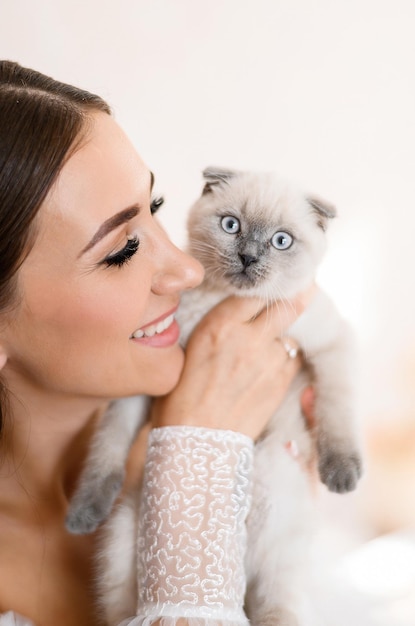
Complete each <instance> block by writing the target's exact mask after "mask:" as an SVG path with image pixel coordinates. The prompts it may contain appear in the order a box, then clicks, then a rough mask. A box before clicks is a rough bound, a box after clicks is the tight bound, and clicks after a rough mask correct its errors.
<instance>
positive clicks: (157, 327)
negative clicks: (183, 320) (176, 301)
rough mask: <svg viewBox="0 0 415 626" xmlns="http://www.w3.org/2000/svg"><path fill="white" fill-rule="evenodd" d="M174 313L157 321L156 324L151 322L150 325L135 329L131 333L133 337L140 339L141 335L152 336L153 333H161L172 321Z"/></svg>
mask: <svg viewBox="0 0 415 626" xmlns="http://www.w3.org/2000/svg"><path fill="white" fill-rule="evenodd" d="M173 320H174V315H169V316H168V317H166V318H165V319H164V320H162V321H161V322H159V323H158V324H153V325H152V326H148V327H147V328H145V329H144V330H141V329H139V330H136V331H135V333H133V337H135V338H136V339H141V337H154V335H156V334H158V333H162V332H163V331H165V330H166V329H167V328H168V327H169V326H171V324H172V323H173Z"/></svg>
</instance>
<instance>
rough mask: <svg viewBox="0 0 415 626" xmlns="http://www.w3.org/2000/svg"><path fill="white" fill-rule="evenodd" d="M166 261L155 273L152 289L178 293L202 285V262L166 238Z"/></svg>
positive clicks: (156, 291)
mask: <svg viewBox="0 0 415 626" xmlns="http://www.w3.org/2000/svg"><path fill="white" fill-rule="evenodd" d="M163 247H164V250H163V252H164V254H163V257H164V263H163V264H162V265H161V267H160V268H159V270H158V271H157V272H156V273H155V274H154V277H153V285H152V290H153V293H156V294H158V295H162V294H166V293H177V292H180V291H185V290H187V289H193V288H194V287H197V286H198V285H200V283H201V282H202V280H203V276H204V269H203V266H202V265H201V263H199V261H197V260H196V259H194V258H193V257H191V256H189V255H188V254H186V253H185V252H183V251H182V250H180V249H179V248H177V247H176V246H175V245H174V244H173V243H172V242H171V241H169V240H168V239H167V238H166V241H165V245H164V246H163Z"/></svg>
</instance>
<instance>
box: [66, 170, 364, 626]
mask: <svg viewBox="0 0 415 626" xmlns="http://www.w3.org/2000/svg"><path fill="white" fill-rule="evenodd" d="M203 175H204V177H205V179H206V184H205V186H204V189H203V193H202V195H201V197H200V198H199V199H198V200H197V201H196V202H195V204H194V205H193V207H192V208H191V210H190V214H189V219H188V231H189V252H190V254H192V255H193V256H195V257H196V258H198V259H199V260H200V261H201V262H202V264H203V265H204V267H205V270H206V274H205V280H204V282H203V284H202V285H201V286H200V287H198V288H197V289H195V290H193V291H190V292H186V293H185V294H183V298H182V303H181V306H180V309H179V313H178V318H179V323H180V325H181V329H182V336H181V340H182V341H183V344H185V343H186V341H187V338H188V336H189V334H190V333H191V331H192V329H193V328H194V326H195V325H196V323H197V322H198V321H199V320H200V319H201V317H202V316H203V315H204V314H205V313H206V312H207V311H208V310H209V309H210V308H211V307H212V306H214V305H215V304H216V303H218V302H219V301H220V300H222V299H223V298H225V297H226V296H228V295H231V294H234V295H241V296H256V297H259V298H261V299H262V300H263V302H264V305H266V304H269V303H271V302H273V301H274V300H277V299H278V300H289V299H290V298H293V297H294V296H295V295H296V294H298V293H299V292H301V291H303V290H305V289H306V288H307V287H309V286H310V285H311V284H312V283H313V281H314V277H315V273H316V268H317V266H318V264H319V262H320V260H321V258H322V256H323V254H324V251H325V248H326V236H325V230H326V227H327V224H328V222H329V220H330V219H331V218H333V217H334V216H335V210H334V208H333V207H332V206H330V205H328V204H327V203H325V202H322V201H320V200H317V199H315V198H312V197H307V196H306V195H305V194H303V193H302V192H301V191H299V190H298V189H297V187H296V186H293V185H291V184H289V183H287V182H284V181H282V180H281V179H280V178H279V177H277V176H276V175H274V174H267V173H252V172H239V171H230V170H225V169H219V168H208V169H206V170H205V171H204V173H203ZM287 336H289V337H293V338H294V339H296V340H297V341H298V343H299V345H300V346H301V348H302V351H303V353H304V356H305V367H304V368H303V370H302V372H300V374H299V375H298V376H297V378H296V380H295V381H294V383H293V384H292V387H291V389H290V391H289V393H288V394H287V396H286V398H285V400H284V402H283V404H282V405H281V406H280V408H279V409H278V411H277V413H276V414H275V416H274V417H273V418H272V420H271V421H270V423H269V424H268V426H267V429H266V431H265V432H264V433H263V435H262V436H261V438H260V440H259V441H258V442H257V444H256V451H255V479H254V493H253V503H252V509H251V514H250V516H249V519H248V537H249V539H248V554H247V558H246V571H247V582H248V589H247V595H246V610H247V613H248V616H249V618H250V619H251V621H252V622H253V623H254V624H255V625H257V624H268V623H269V624H275V625H276V624H281V625H282V624H284V626H297V625H300V624H303V623H304V622H303V620H304V619H305V618H306V614H307V607H306V605H305V604H304V603H303V598H302V593H301V592H302V588H303V585H304V581H303V580H302V573H303V572H304V567H303V564H302V563H303V561H304V559H305V551H306V550H307V547H308V545H309V533H310V530H311V512H312V509H313V503H312V499H313V496H312V493H311V492H312V489H311V488H310V476H309V475H308V473H307V472H306V471H304V467H312V466H314V465H315V463H316V460H317V465H318V471H319V475H320V479H321V481H322V482H323V483H324V484H325V485H327V487H328V488H329V489H330V490H331V491H334V492H338V493H343V492H347V491H350V490H352V489H354V488H355V486H356V484H357V481H358V479H359V477H360V475H361V459H360V453H359V450H358V446H357V443H356V434H355V427H354V420H353V413H354V400H353V385H352V379H353V371H352V368H353V362H354V361H353V355H352V354H351V344H352V343H353V342H352V340H351V334H350V331H349V329H348V327H347V325H346V324H345V322H344V321H343V320H341V318H340V317H339V315H338V313H337V311H336V310H335V308H334V306H333V304H332V303H331V301H330V300H329V298H328V297H327V296H326V295H325V294H324V293H323V292H322V291H318V293H317V295H316V296H315V297H314V299H313V301H312V303H311V304H310V305H309V307H308V309H307V310H306V311H305V312H304V313H303V314H302V315H301V316H300V318H298V320H297V321H296V322H295V323H294V324H293V325H292V326H291V328H290V329H289V331H288V332H287ZM264 367H266V363H264ZM310 384H312V385H313V387H314V391H315V424H314V425H313V427H312V428H310V427H307V425H306V423H305V421H304V418H303V416H302V413H301V408H300V396H301V393H302V391H303V390H304V389H305V387H306V386H307V385H310ZM114 412H117V414H118V413H120V412H121V414H122V413H123V412H125V416H122V415H121V416H120V415H118V417H117V418H116V419H114V414H113V413H114ZM146 412H147V401H146V399H144V398H138V399H137V398H133V399H127V400H123V401H120V402H117V403H114V405H113V407H112V408H111V411H110V413H109V415H108V416H106V418H105V419H104V422H103V426H102V427H101V428H100V429H99V430H98V432H97V435H96V437H95V440H94V444H93V447H92V452H91V455H90V457H89V460H88V462H87V466H86V469H85V472H84V474H83V476H82V477H81V482H80V486H79V488H78V491H77V493H76V494H75V496H74V499H73V501H72V503H71V506H70V509H69V514H68V518H67V526H68V528H69V529H70V530H71V531H72V532H90V531H91V530H94V529H95V527H96V526H97V525H98V524H99V523H100V522H101V521H102V520H103V519H105V518H106V517H107V515H108V514H109V511H110V509H111V507H112V504H113V501H114V499H115V497H116V495H117V494H118V491H119V488H120V485H121V483H122V480H123V475H124V463H125V458H126V455H127V452H128V448H129V445H130V442H131V439H132V435H133V434H134V432H135V430H136V429H137V428H138V427H139V426H140V425H141V424H142V423H143V421H144V420H145V416H146ZM120 419H124V421H125V423H126V427H125V429H120ZM290 451H291V454H290ZM293 451H294V453H295V454H294V455H293V454H292V452H293ZM293 456H298V458H296V459H295V458H293ZM135 507H136V502H135V503H133V504H131V505H128V504H125V505H123V506H122V507H121V508H118V509H117V511H116V512H115V513H114V514H113V516H112V519H111V520H110V522H109V524H108V525H107V530H106V533H107V550H106V551H105V550H104V552H105V554H106V556H105V557H104V558H105V559H107V562H111V566H112V567H114V566H115V565H116V566H119V569H120V571H118V572H117V574H116V575H115V574H114V575H112V574H111V571H110V570H107V571H106V578H105V579H103V581H101V588H102V592H103V594H104V595H105V601H106V604H107V616H108V617H109V620H110V623H117V621H120V619H121V618H123V617H125V616H128V615H129V614H131V611H133V612H134V610H135V606H134V582H132V581H131V573H132V572H134V565H133V562H132V559H133V558H134V556H131V555H134V552H135V550H134V545H133V541H134V540H133V534H132V533H130V536H129V539H128V540H127V539H122V538H121V536H120V532H119V530H120V524H127V525H129V527H130V528H134V519H135ZM128 541H129V542H130V543H128ZM121 543H122V544H123V545H122V546H121V545H120V544H121ZM127 544H128V545H127ZM108 549H109V550H111V557H110V558H109V557H108V554H109V552H108ZM118 549H120V550H121V549H122V550H123V552H122V554H123V555H124V556H123V557H122V558H123V564H121V559H120V558H118V560H117V550H118ZM126 554H129V560H128V559H126V558H125V555H126ZM114 564H115V565H114ZM124 565H125V568H124V573H123V571H122V568H123V566H124ZM115 580H117V584H118V588H121V589H122V592H123V594H124V596H123V597H118V596H117V594H118V591H117V589H115V588H114V581H115ZM127 596H129V599H128V597H127ZM130 602H131V603H132V604H131V607H129V606H127V605H128V604H129V603H130ZM123 605H124V606H123Z"/></svg>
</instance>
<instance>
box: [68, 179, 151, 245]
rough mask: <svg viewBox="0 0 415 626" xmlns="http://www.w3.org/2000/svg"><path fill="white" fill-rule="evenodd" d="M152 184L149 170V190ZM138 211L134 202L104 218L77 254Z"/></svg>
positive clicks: (128, 219) (94, 243)
mask: <svg viewBox="0 0 415 626" xmlns="http://www.w3.org/2000/svg"><path fill="white" fill-rule="evenodd" d="M153 185H154V174H153V172H150V191H152V189H153ZM139 212H140V207H139V206H138V204H134V205H133V206H130V207H128V208H127V209H124V210H123V211H120V212H119V213H116V214H115V215H112V216H111V217H109V218H108V219H107V220H105V222H103V223H102V224H101V226H100V227H99V228H98V230H97V232H96V233H95V235H94V236H93V237H92V239H91V241H90V242H89V243H87V244H86V246H85V248H83V249H82V250H81V252H80V254H79V256H82V255H83V254H85V252H88V250H90V249H91V248H93V247H94V246H95V245H96V244H97V243H98V242H99V241H101V239H103V238H104V237H106V236H107V235H108V234H109V233H110V232H112V231H113V230H115V229H116V228H118V227H119V226H121V225H122V224H125V223H126V222H129V221H130V220H132V219H133V218H134V217H135V216H136V215H138V214H139Z"/></svg>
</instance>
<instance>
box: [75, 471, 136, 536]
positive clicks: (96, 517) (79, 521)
mask: <svg viewBox="0 0 415 626" xmlns="http://www.w3.org/2000/svg"><path fill="white" fill-rule="evenodd" d="M123 482H124V472H123V471H120V472H113V473H112V474H110V475H109V476H106V477H105V478H104V479H95V480H94V481H91V482H88V484H87V485H85V486H84V487H81V488H80V489H79V491H77V492H76V493H75V496H74V498H73V500H72V502H71V503H70V505H69V509H68V513H67V516H66V520H65V526H66V528H67V530H68V531H69V532H70V533H72V534H74V535H85V534H88V533H92V532H94V530H96V529H97V528H98V526H99V525H100V524H101V522H103V521H105V520H106V519H107V517H108V515H109V514H110V512H111V509H112V505H113V504H114V501H115V499H116V497H117V496H118V494H119V492H120V489H121V487H122V484H123Z"/></svg>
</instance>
